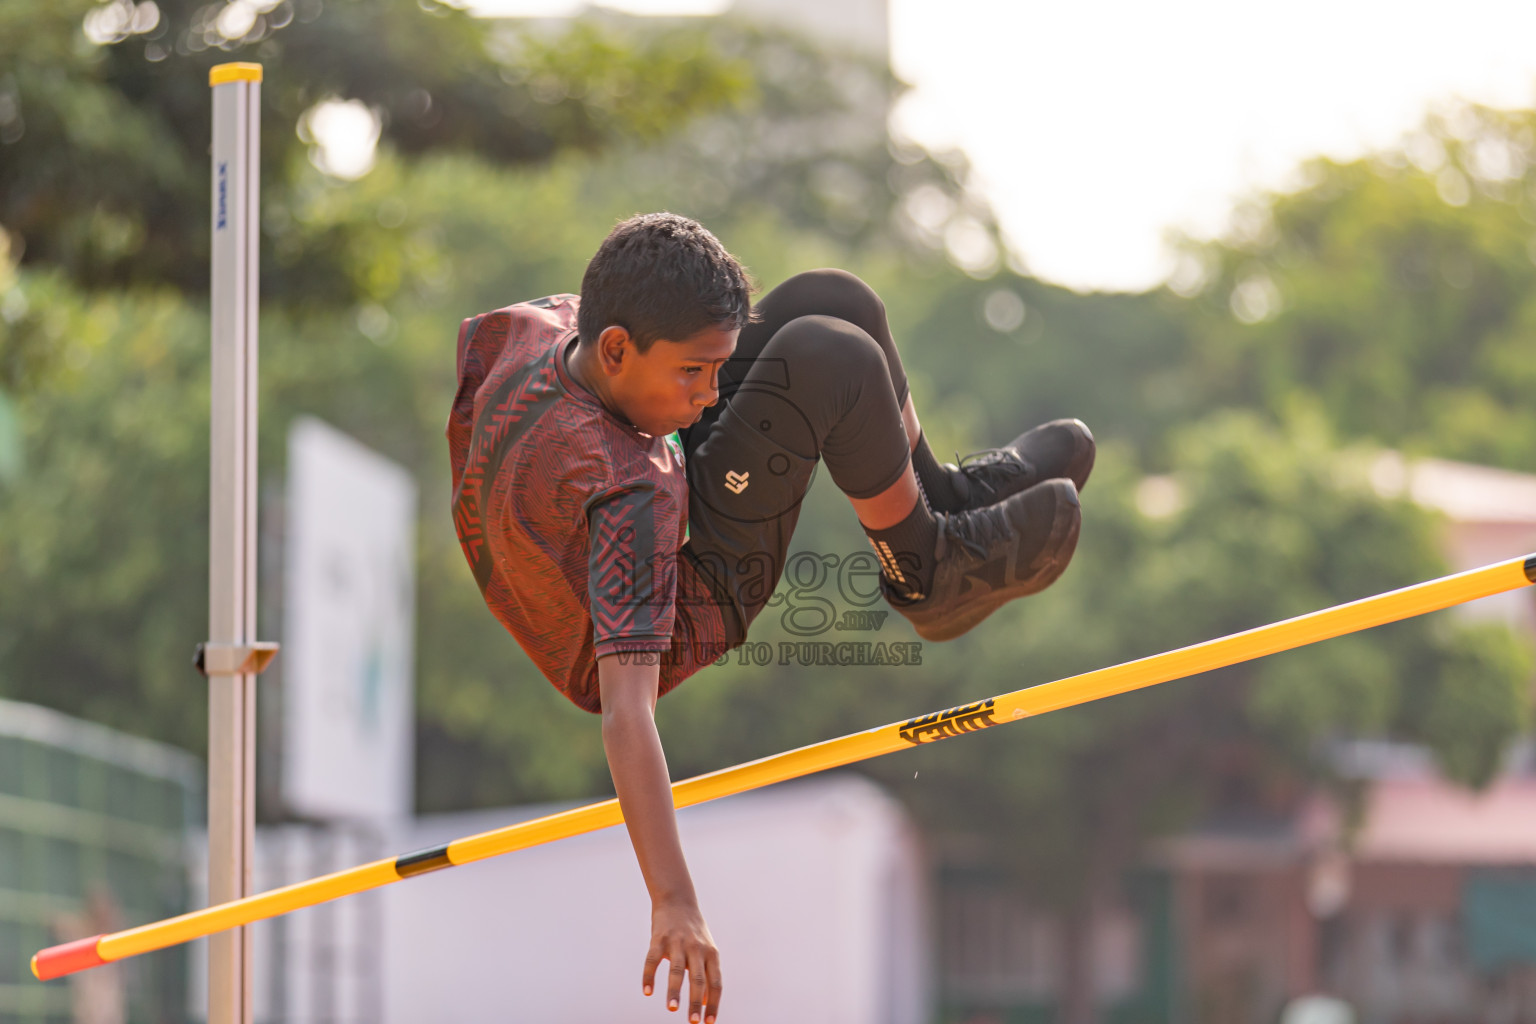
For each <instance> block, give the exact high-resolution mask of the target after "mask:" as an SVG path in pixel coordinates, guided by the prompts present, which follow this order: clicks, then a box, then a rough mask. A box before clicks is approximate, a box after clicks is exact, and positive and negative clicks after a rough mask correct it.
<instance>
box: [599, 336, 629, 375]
mask: <svg viewBox="0 0 1536 1024" xmlns="http://www.w3.org/2000/svg"><path fill="white" fill-rule="evenodd" d="M632 340H633V339H631V338H630V336H629V331H627V330H626V329H624V328H623V327H620V326H618V325H617V324H615V325H613V326H611V327H604V328H603V333H601V334H599V335H598V336H597V360H598V362H599V363H600V364H601V365H602V367H603V372H605V373H617V372H618V371H619V368H620V367H622V366H623V365H624V360H625V358H626V357H627V356H628V355H629V351H630V349H631V347H632V344H631V343H632Z"/></svg>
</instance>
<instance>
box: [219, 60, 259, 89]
mask: <svg viewBox="0 0 1536 1024" xmlns="http://www.w3.org/2000/svg"><path fill="white" fill-rule="evenodd" d="M259 81H261V65H260V64H242V63H234V64H218V65H215V66H214V67H211V68H209V69H208V84H209V85H210V86H215V85H224V84H225V83H226V82H259Z"/></svg>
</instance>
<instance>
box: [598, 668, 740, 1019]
mask: <svg viewBox="0 0 1536 1024" xmlns="http://www.w3.org/2000/svg"><path fill="white" fill-rule="evenodd" d="M660 675H661V656H660V654H659V653H640V652H636V653H630V654H626V655H617V654H612V655H608V656H607V657H604V658H599V659H598V662H597V682H598V690H599V692H600V694H601V695H602V703H603V751H604V752H605V753H606V754H607V755H608V770H609V771H610V772H611V773H612V774H613V787H614V789H615V791H617V793H618V796H619V807H620V808H621V809H622V810H623V812H624V823H625V826H626V827H627V828H628V829H629V840H630V842H631V843H632V844H634V847H635V858H636V859H637V860H638V861H639V862H640V873H641V874H642V875H644V876H645V886H646V888H647V889H649V890H650V893H651V948H650V951H649V952H648V953H647V954H646V957H645V976H644V980H643V981H642V988H643V989H644V991H645V994H646V995H650V994H651V991H652V988H653V983H654V978H655V975H656V970H657V968H658V966H659V965H660V963H661V961H662V960H668V961H670V962H671V964H672V970H671V972H670V977H669V978H668V981H667V1008H668V1009H671V1010H675V1009H677V1007H678V998H679V994H680V992H681V989H682V984H683V974H684V972H685V970H686V972H687V973H688V974H689V975H690V980H689V985H688V1001H689V1007H688V1019H689V1020H690V1021H695V1022H698V1021H700V1020H701V1016H700V1015H701V1013H702V1022H703V1024H713V1021H714V1019H715V1015H716V1013H718V1012H719V1009H720V992H721V988H722V983H721V980H720V954H719V952H718V951H717V950H716V949H715V943H714V940H713V939H712V938H711V937H710V934H709V928H708V926H707V925H705V923H704V915H703V914H702V913H700V912H699V902H698V897H697V896H696V895H695V894H694V891H693V879H692V878H691V877H690V876H689V874H688V865H687V863H686V862H685V861H684V860H683V846H682V843H681V842H680V841H679V840H678V837H677V814H676V811H675V810H674V809H673V807H672V780H671V777H670V776H669V775H668V774H667V759H666V755H665V753H664V752H663V751H662V749H661V737H660V736H659V735H657V732H656V719H655V714H656V689H657V684H658V682H659V679H660Z"/></svg>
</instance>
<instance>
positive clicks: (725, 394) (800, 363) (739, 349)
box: [682, 270, 911, 643]
mask: <svg viewBox="0 0 1536 1024" xmlns="http://www.w3.org/2000/svg"><path fill="white" fill-rule="evenodd" d="M757 310H758V314H759V316H760V317H761V321H760V322H759V323H755V324H750V325H748V326H747V327H745V328H743V329H742V332H741V336H740V338H739V339H738V341H737V346H736V352H735V355H734V356H733V357H732V359H731V360H730V361H729V363H728V364H727V366H726V367H725V368H723V369H722V371H721V382H720V393H721V398H720V401H719V402H718V403H716V404H715V405H714V406H712V407H711V408H709V409H707V410H705V413H704V416H703V417H701V418H700V420H699V422H698V423H697V424H695V425H694V426H692V427H691V428H689V429H688V430H686V431H683V432H682V441H683V450H684V452H685V453H686V455H687V462H688V489H689V504H688V519H689V536H690V540H689V544H688V549H687V550H688V551H689V553H690V554H691V555H692V556H693V557H694V558H695V560H696V561H697V562H698V563H699V564H700V566H701V567H702V569H703V571H704V572H705V574H706V575H707V576H709V577H710V578H711V579H712V580H714V582H715V584H716V586H715V588H714V589H715V590H716V592H717V594H718V595H719V596H720V598H721V599H722V601H723V602H724V603H726V604H728V605H729V606H730V607H731V608H732V609H734V612H735V616H736V619H737V623H736V629H735V631H734V632H735V636H734V637H733V640H734V642H735V643H740V642H741V640H742V639H744V638H745V636H746V629H747V627H748V626H749V625H750V624H751V622H752V620H753V619H754V618H755V617H756V616H757V613H758V612H760V611H761V610H762V609H763V607H764V605H765V604H766V603H767V601H768V598H769V597H771V596H772V594H773V590H774V587H776V586H777V585H778V581H779V577H780V576H781V575H782V574H783V571H784V563H785V561H786V559H787V558H788V556H789V542H790V538H791V537H792V535H793V534H794V529H795V523H796V522H797V521H798V519H799V515H800V502H801V500H802V499H803V498H804V497H805V493H806V491H807V490H808V489H809V487H810V484H811V478H812V475H813V473H814V471H815V467H816V463H817V461H818V459H824V460H825V461H826V464H827V471H828V472H829V473H831V474H832V480H833V482H834V483H836V484H837V486H838V488H839V489H841V490H842V491H843V492H844V493H845V494H847V495H849V496H850V497H853V498H872V497H874V496H875V495H877V494H880V493H881V492H883V491H885V490H886V489H887V488H889V487H890V486H891V485H892V484H894V483H896V481H897V480H899V479H900V478H901V475H902V474H903V473H905V472H906V470H907V465H908V463H909V462H910V461H911V455H910V445H909V444H908V439H907V432H906V427H905V426H904V424H903V422H902V418H901V408H902V405H903V404H904V403H905V402H906V398H907V376H906V373H905V371H904V370H903V369H902V366H901V357H900V356H899V355H898V354H897V352H896V345H895V343H894V342H893V341H892V340H891V331H890V327H889V326H888V325H887V324H886V319H885V305H884V304H883V303H882V302H881V301H880V298H879V296H877V295H876V294H875V293H874V291H873V290H871V289H870V287H869V286H868V285H866V284H865V283H864V282H863V281H860V280H859V279H858V278H857V277H854V276H853V275H852V274H849V273H846V272H844V271H841V270H816V271H811V272H809V273H805V274H800V275H797V276H796V277H792V278H790V279H789V280H788V281H785V282H784V283H783V284H781V285H779V287H777V288H775V289H774V290H773V291H771V292H769V293H768V294H767V295H766V296H764V297H763V300H762V302H760V303H759V304H758V306H757ZM728 617H729V616H728Z"/></svg>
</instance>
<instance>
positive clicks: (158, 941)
mask: <svg viewBox="0 0 1536 1024" xmlns="http://www.w3.org/2000/svg"><path fill="white" fill-rule="evenodd" d="M1532 583H1536V555H1531V556H1529V557H1526V558H1512V559H1510V560H1509V561H1506V562H1498V563H1495V564H1493V565H1489V566H1485V567H1483V568H1481V569H1472V570H1469V571H1467V572H1463V573H1457V574H1456V575H1453V576H1445V577H1442V578H1440V579H1436V580H1429V581H1427V582H1424V583H1416V584H1414V585H1413V586H1409V587H1404V588H1402V589H1401V590H1393V591H1388V592H1387V593H1385V594H1377V595H1375V596H1374V597H1366V598H1362V599H1360V600H1358V601H1351V602H1349V603H1348V604H1341V605H1335V606H1334V607H1332V608H1324V609H1322V610H1320V611H1315V612H1309V613H1308V614H1306V615H1299V616H1297V617H1296V618H1293V619H1286V620H1284V621H1283V622H1275V623H1271V624H1270V625H1267V626H1259V627H1257V628H1254V629H1249V630H1245V631H1244V632H1241V633H1234V634H1232V635H1231V636H1225V637H1221V638H1220V639H1217V640H1207V641H1205V642H1204V643H1199V644H1195V645H1193V646H1191V647H1183V648H1180V649H1179V650H1175V651H1167V652H1165V653H1163V654H1154V655H1152V656H1151V657H1147V658H1141V659H1138V660H1136V661H1128V662H1125V663H1124V664H1120V665H1113V666H1110V667H1109V668H1101V669H1097V670H1095V671H1092V672H1084V673H1082V674H1081V675H1075V676H1068V677H1067V678H1065V679H1058V680H1056V681H1055V682H1051V683H1043V684H1041V685H1039V686H1032V687H1028V688H1026V689H1023V690H1015V691H1014V692H1012V693H1007V694H1003V695H1002V696H1000V697H993V698H991V699H989V700H982V701H977V702H976V703H974V704H965V705H962V706H960V707H956V708H950V709H949V710H947V711H936V712H934V713H933V714H930V715H923V716H921V717H919V718H913V719H909V720H908V721H905V722H897V723H892V724H890V725H882V726H879V727H877V728H874V729H868V730H866V731H864V732H857V733H851V734H849V735H847V736H840V737H838V738H836V739H830V740H824V741H823V742H821V743H813V744H811V745H810V746H808V747H801V748H800V749H798V750H791V751H787V752H785V753H782V754H774V755H772V756H770V757H764V758H761V759H759V760H756V761H748V762H747V763H745V764H739V765H736V766H735V767H732V768H722V769H721V770H719V771H715V772H710V773H709V774H707V775H700V776H697V777H695V778H692V779H686V780H684V781H683V782H678V783H675V784H674V785H673V786H672V801H673V803H674V804H675V805H676V806H678V807H688V806H691V805H693V804H699V803H703V802H705V801H707V800H714V799H717V798H719V797H723V796H730V795H732V794H734V793H741V792H745V791H746V790H749V789H757V788H759V787H761V786H767V785H770V784H772V783H775V782H782V781H784V780H786V779H794V778H799V777H800V776H802V775H810V774H811V773H813V772H819V771H825V770H826V769H828V768H837V767H839V766H841V765H846V764H852V763H853V762H855V761H864V760H867V759H869V758H872V757H879V756H880V755H882V754H889V753H892V752H894V751H897V750H905V749H906V748H908V747H912V746H916V745H918V744H922V743H931V742H935V741H937V740H942V739H948V738H950V737H952V736H960V735H964V734H966V733H971V732H976V731H979V730H981V729H985V728H988V727H989V726H993V725H1001V724H1004V723H1006V722H1012V721H1016V720H1018V719H1021V718H1030V717H1033V716H1035V715H1043V714H1045V713H1046V712H1049V711H1056V710H1059V709H1061V708H1068V707H1073V706H1074V705H1078V704H1086V703H1088V702H1090V701H1095V700H1099V699H1101V698H1103V697H1111V696H1114V695H1115V694H1118V693H1126V692H1128V691H1130V690H1138V689H1141V688H1143V687H1147V686H1155V685H1157V684H1158V683H1166V682H1169V681H1171V680H1174V679H1182V678H1185V677H1186V676H1192V675H1197V674H1199V673H1201V672H1209V671H1211V670H1212V669H1218V668H1225V667H1226V666H1228V665H1236V664H1238V663H1240V662H1244V661H1251V660H1253V659H1254V658H1262V657H1264V656H1265V655H1267V654H1275V653H1278V652H1280V651H1288V650H1292V649H1294V648H1297V647H1305V646H1306V645H1308V644H1315V643H1318V642H1319V641H1322V640H1328V639H1331V638H1333V637H1336V636H1343V635H1344V634H1346V633H1355V632H1358V631H1360V630H1363V629H1370V628H1371V627H1373V626H1381V625H1385V624H1386V623H1389V622H1397V621H1400V620H1402V619H1408V618H1412V617H1414V616H1417V615H1423V614H1425V613H1427V612H1434V611H1440V610H1441V609H1444V608H1450V607H1453V606H1455V605H1459V604H1465V603H1466V602H1468V601H1475V600H1477V599H1478V598H1482V597H1490V596H1492V595H1494V594H1502V593H1504V592H1506V591H1510V590H1516V589H1519V588H1520V587H1524V586H1528V585H1530V584H1532ZM622 820H623V816H622V815H621V814H620V812H619V803H618V801H617V800H604V801H602V802H601V803H595V804H589V805H587V806H585V807H577V808H573V809H571V810H568V811H561V812H560V813H558V814H551V815H548V816H547V817H543V818H536V819H534V820H532V821H524V822H520V823H518V824H516V825H509V826H507V827H506V828H499V829H493V830H492V831H490V832H481V833H479V834H478V835H472V836H465V837H464V838H462V839H455V840H454V841H453V842H451V843H445V844H443V845H442V846H435V847H432V848H430V849H426V850H419V851H417V852H415V853H408V854H405V855H403V856H400V857H394V858H391V859H389V860H378V861H374V862H373V863H371V864H362V865H359V866H358V867H354V868H348V869H346V870H344V871H337V872H335V873H334V874H329V875H322V876H321V877H319V878H312V879H310V880H309V881H307V882H298V883H295V884H293V885H289V886H284V887H283V888H281V889H272V890H270V891H268V892H264V893H259V894H257V895H255V896H248V897H246V898H244V899H238V900H232V901H230V902H228V903H222V904H219V905H217V906H212V907H207V908H205V909H203V910H194V911H191V912H190V913H186V914H182V915H181V916H180V917H172V918H168V919H166V920H164V921H157V922H155V923H153V924H146V925H141V926H139V927H137V928H129V929H127V930H125V931H120V932H113V933H111V934H108V935H96V936H93V937H91V938H88V939H80V940H79V941H77V942H70V943H66V944H64V945H59V946H52V947H49V948H48V949H44V950H42V951H41V952H39V953H38V954H37V955H36V956H34V957H33V958H32V973H33V974H35V975H36V976H37V977H38V978H39V979H42V980H45V981H46V980H48V979H50V978H57V977H60V976H62V975H65V974H71V973H73V972H75V971H80V970H84V969H86V968H88V967H97V966H99V965H101V964H104V963H109V962H111V961H114V960H122V959H124V958H126V957H130V956H137V955H138V954H140V953H148V952H151V951H152V950H156V949H164V948H165V947H167V946H174V945H177V944H179V943H183V942H188V941H190V940H192V939H197V938H201V937H203V936H205V935H212V934H214V933H216V932H221V931H224V930H226V929H229V928H236V927H239V926H241V925H247V924H250V923H252V922H254V921H261V920H265V919H267V918H270V917H277V916H278V915H280V914H286V913H288V912H289V911H292V910H299V909H301V908H303V907H310V906H314V905H315V904H317V903H324V902H327V901H328V900H333V899H337V898H338V897H341V896H350V895H352V894H353V893H359V892H365V891H367V890H369V889H376V888H378V887H379V886H381V885H388V884H389V883H391V882H398V881H400V880H401V879H403V878H411V877H413V876H415V875H420V874H425V873H426V872H429V871H436V870H438V869H439V868H447V867H455V866H457V865H460V864H468V863H470V862H471V861H477V860H484V859H486V858H487V857H495V856H498V855H500V854H503V853H511V852H513V851H514V850H522V849H525V848H527V847H530V846H538V845H540V844H543V843H551V842H554V841H555V840H557V839H564V838H566V837H568V836H574V835H581V834H582V833H585V832H593V831H596V830H597V829H600V828H606V827H608V826H609V825H617V824H618V823H619V822H621V821H622Z"/></svg>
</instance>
